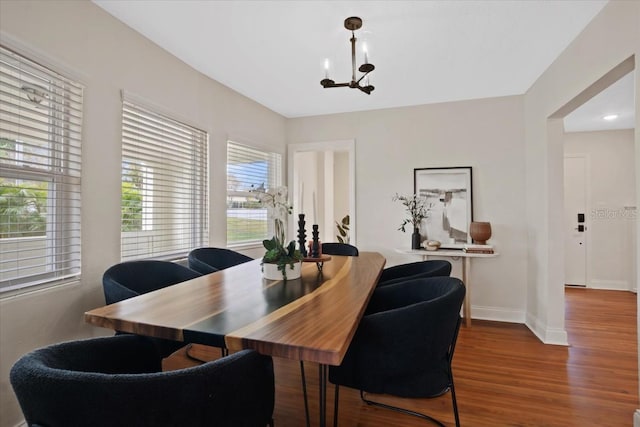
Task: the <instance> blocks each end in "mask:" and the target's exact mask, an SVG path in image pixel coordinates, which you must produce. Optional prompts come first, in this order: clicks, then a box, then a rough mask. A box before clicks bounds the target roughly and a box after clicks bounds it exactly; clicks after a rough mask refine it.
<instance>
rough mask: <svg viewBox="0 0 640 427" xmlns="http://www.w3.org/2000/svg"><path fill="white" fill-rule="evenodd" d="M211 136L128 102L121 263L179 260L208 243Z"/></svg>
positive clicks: (124, 122) (125, 109) (124, 126)
mask: <svg viewBox="0 0 640 427" xmlns="http://www.w3.org/2000/svg"><path fill="white" fill-rule="evenodd" d="M207 182H208V180H207V133H206V132H204V131H201V130H199V129H196V128H193V127H191V126H188V125H186V124H184V123H181V122H179V121H176V120H174V119H172V118H169V117H167V116H164V115H162V114H158V113H155V112H153V111H151V110H149V109H147V108H145V107H141V106H139V105H135V104H133V103H131V102H129V101H127V100H126V99H125V101H124V102H123V105H122V202H121V213H122V216H121V244H122V248H121V249H122V255H121V257H122V260H123V261H126V260H132V259H141V258H161V259H177V258H181V257H184V256H186V254H187V253H188V252H189V251H190V250H191V249H193V248H196V247H199V246H205V245H206V244H207V242H208V235H209V233H208V217H207V212H208V201H207Z"/></svg>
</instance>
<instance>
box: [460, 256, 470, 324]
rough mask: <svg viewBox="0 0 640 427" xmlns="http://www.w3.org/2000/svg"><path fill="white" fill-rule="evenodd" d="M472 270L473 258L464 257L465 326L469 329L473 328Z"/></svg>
mask: <svg viewBox="0 0 640 427" xmlns="http://www.w3.org/2000/svg"><path fill="white" fill-rule="evenodd" d="M470 270H471V258H469V257H464V258H463V259H462V281H463V282H464V286H465V288H466V294H465V296H464V324H465V326H466V327H467V328H470V327H471V283H469V275H470V274H469V273H470Z"/></svg>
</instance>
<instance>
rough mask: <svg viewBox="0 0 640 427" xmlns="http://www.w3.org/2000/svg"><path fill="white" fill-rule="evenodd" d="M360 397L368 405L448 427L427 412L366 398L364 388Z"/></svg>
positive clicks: (441, 426)
mask: <svg viewBox="0 0 640 427" xmlns="http://www.w3.org/2000/svg"><path fill="white" fill-rule="evenodd" d="M360 399H362V401H363V402H364V403H366V404H367V405H371V406H378V407H380V408H385V409H390V410H392V411H396V412H400V413H403V414H407V415H412V416H414V417H418V418H422V419H423V420H427V421H431V422H432V423H434V424H436V425H438V426H440V427H446V426H445V425H444V424H442V423H441V422H440V421H438V420H436V419H435V418H432V417H430V416H429V415H427V414H422V413H420V412H415V411H411V410H409V409H404V408H399V407H397V406H392V405H387V404H386V403H380V402H375V401H373V400H368V399H365V398H364V391H362V390H360ZM456 425H457V424H456Z"/></svg>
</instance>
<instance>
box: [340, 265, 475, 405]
mask: <svg viewBox="0 0 640 427" xmlns="http://www.w3.org/2000/svg"><path fill="white" fill-rule="evenodd" d="M464 295H465V287H464V284H463V283H462V282H461V281H460V280H459V279H457V278H453V277H432V278H425V279H415V280H410V281H406V282H401V283H397V284H395V285H389V286H384V287H382V288H378V289H376V290H375V291H374V294H373V296H372V297H371V301H370V303H369V305H368V307H367V311H366V313H365V316H364V317H363V318H362V321H361V322H360V325H359V326H358V330H357V331H356V334H355V336H354V338H353V341H352V342H351V345H350V346H349V349H348V351H347V354H346V355H345V358H344V360H343V362H342V364H341V365H340V366H339V367H330V370H329V373H330V375H329V379H330V380H331V382H333V383H337V384H341V385H346V386H348V387H352V388H356V389H360V390H364V391H368V392H372V393H385V394H392V395H395V396H401V397H433V396H438V395H440V394H442V393H443V392H445V391H446V390H447V388H448V387H449V386H450V384H451V381H452V379H451V377H450V367H451V365H450V363H451V360H452V358H453V351H454V349H455V342H456V338H457V334H458V330H459V328H460V309H461V307H462V301H463V300H464Z"/></svg>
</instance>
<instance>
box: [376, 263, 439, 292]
mask: <svg viewBox="0 0 640 427" xmlns="http://www.w3.org/2000/svg"><path fill="white" fill-rule="evenodd" d="M450 274H451V263H450V262H449V261H446V260H426V261H417V262H410V263H407V264H400V265H396V266H393V267H387V268H385V269H384V270H382V274H381V275H380V279H379V280H378V285H377V286H378V287H381V286H388V285H393V284H395V283H399V282H404V281H407V280H413V279H423V278H427V277H438V276H449V275H450Z"/></svg>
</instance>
